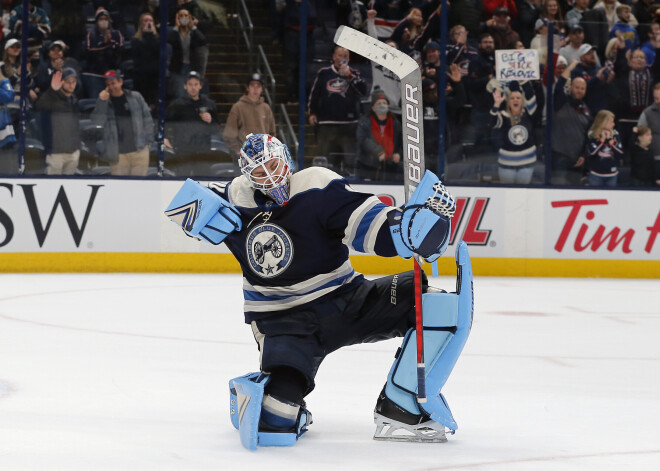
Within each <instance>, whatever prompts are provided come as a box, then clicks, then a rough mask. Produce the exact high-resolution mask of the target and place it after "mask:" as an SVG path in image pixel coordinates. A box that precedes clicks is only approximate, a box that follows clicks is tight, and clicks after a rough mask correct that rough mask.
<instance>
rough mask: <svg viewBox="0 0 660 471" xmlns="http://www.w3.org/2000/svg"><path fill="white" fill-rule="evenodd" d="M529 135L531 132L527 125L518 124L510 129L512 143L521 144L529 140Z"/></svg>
mask: <svg viewBox="0 0 660 471" xmlns="http://www.w3.org/2000/svg"><path fill="white" fill-rule="evenodd" d="M528 137H529V132H527V128H526V127H525V126H521V125H520V124H517V125H515V126H513V127H512V128H511V129H509V141H511V143H512V144H515V145H517V146H521V145H523V144H524V143H525V142H527V138H528Z"/></svg>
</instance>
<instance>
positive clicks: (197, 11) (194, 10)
mask: <svg viewBox="0 0 660 471" xmlns="http://www.w3.org/2000/svg"><path fill="white" fill-rule="evenodd" d="M180 10H187V11H188V13H190V17H191V19H192V22H193V25H194V26H196V27H197V28H199V30H200V31H201V32H202V34H207V33H208V32H209V30H210V29H211V25H212V24H213V22H212V21H211V17H210V16H209V15H207V13H206V12H205V11H204V10H203V9H202V8H201V7H200V5H199V2H197V1H196V0H176V4H175V5H174V7H173V8H171V9H170V15H169V16H170V23H171V24H173V23H175V22H176V14H177V13H178V12H179V11H180Z"/></svg>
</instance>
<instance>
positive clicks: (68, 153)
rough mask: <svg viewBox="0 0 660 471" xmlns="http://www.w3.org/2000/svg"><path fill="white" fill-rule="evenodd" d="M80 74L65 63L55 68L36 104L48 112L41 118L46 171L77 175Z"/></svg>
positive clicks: (37, 107)
mask: <svg viewBox="0 0 660 471" xmlns="http://www.w3.org/2000/svg"><path fill="white" fill-rule="evenodd" d="M77 84H78V74H77V73H76V71H75V70H74V69H71V68H69V67H65V68H64V69H63V70H61V71H60V70H56V71H55V72H53V74H52V77H51V82H50V87H49V88H48V89H47V90H46V91H44V92H43V93H42V95H41V96H40V97H39V99H38V100H37V102H36V104H35V107H36V109H37V111H39V112H42V113H45V116H43V118H45V119H42V120H41V122H42V123H43V124H44V125H43V127H42V135H43V139H44V147H45V148H46V175H74V174H75V173H76V169H77V168H78V161H79V159H80V124H79V121H80V111H78V100H77V99H76V97H75V91H76V86H77Z"/></svg>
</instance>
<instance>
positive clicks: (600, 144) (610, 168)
mask: <svg viewBox="0 0 660 471" xmlns="http://www.w3.org/2000/svg"><path fill="white" fill-rule="evenodd" d="M587 138H588V139H587V147H586V149H585V154H586V158H587V159H586V160H587V168H588V169H589V185H590V186H606V187H615V186H616V183H617V178H618V175H619V167H620V166H621V165H622V164H623V145H622V143H621V136H619V133H618V131H617V130H616V129H614V113H612V112H611V111H608V110H600V111H599V112H598V114H597V115H596V117H595V118H594V123H593V124H592V125H591V128H590V129H589V134H588V135H587Z"/></svg>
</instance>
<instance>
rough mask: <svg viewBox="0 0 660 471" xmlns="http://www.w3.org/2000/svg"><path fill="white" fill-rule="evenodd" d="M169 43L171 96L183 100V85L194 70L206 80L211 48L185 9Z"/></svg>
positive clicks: (172, 31) (170, 36) (178, 16)
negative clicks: (170, 50)
mask: <svg viewBox="0 0 660 471" xmlns="http://www.w3.org/2000/svg"><path fill="white" fill-rule="evenodd" d="M167 42H168V43H169V44H170V45H171V46H172V57H171V59H170V66H169V70H170V80H169V84H170V85H169V88H170V95H172V96H174V97H177V98H183V97H184V96H185V94H186V92H185V89H184V88H183V84H184V82H185V81H186V77H187V76H188V74H189V73H190V72H191V71H192V70H194V71H196V72H197V73H199V74H200V76H201V77H202V79H204V76H205V75H206V64H207V61H208V56H209V48H208V45H207V42H206V38H205V37H204V35H203V34H202V32H201V31H200V30H198V29H197V27H195V26H194V25H193V23H192V17H191V15H190V12H188V10H185V9H181V10H179V11H178V12H177V14H176V26H175V27H174V29H172V30H170V31H169V32H168V34H167Z"/></svg>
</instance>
